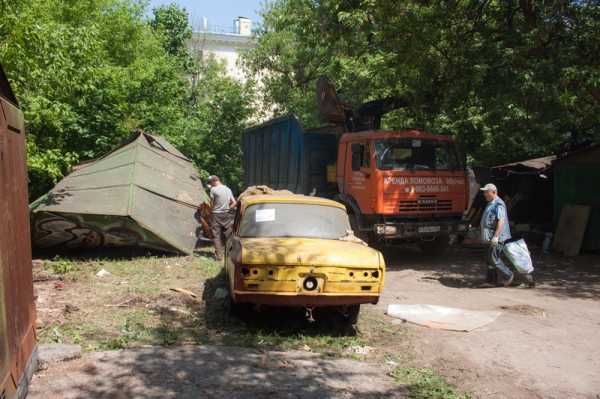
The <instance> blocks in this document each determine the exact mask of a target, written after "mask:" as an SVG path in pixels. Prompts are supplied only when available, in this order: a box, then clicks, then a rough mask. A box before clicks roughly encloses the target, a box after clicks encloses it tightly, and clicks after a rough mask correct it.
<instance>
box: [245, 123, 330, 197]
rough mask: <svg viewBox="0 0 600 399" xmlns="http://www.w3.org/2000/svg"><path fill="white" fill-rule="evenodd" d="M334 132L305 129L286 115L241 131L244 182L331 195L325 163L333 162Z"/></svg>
mask: <svg viewBox="0 0 600 399" xmlns="http://www.w3.org/2000/svg"><path fill="white" fill-rule="evenodd" d="M337 141H338V140H337V135H336V133H335V131H334V130H333V129H332V131H331V132H323V131H320V132H318V133H316V132H310V131H305V130H304V129H303V128H302V126H301V125H300V122H298V119H297V118H296V117H295V116H293V115H286V116H283V117H279V118H276V119H272V120H270V121H268V122H266V123H264V124H262V125H259V126H255V127H251V128H249V129H247V130H246V131H245V132H244V136H243V147H242V148H243V153H244V160H243V165H244V183H245V185H246V187H249V186H257V185H266V186H269V187H271V188H274V189H277V190H283V189H285V190H290V191H292V192H294V193H296V194H305V195H308V194H310V193H312V192H315V193H316V194H317V195H319V196H326V197H331V196H333V195H334V194H335V192H336V189H337V186H336V184H335V183H333V182H328V181H327V165H333V164H335V161H336V157H337Z"/></svg>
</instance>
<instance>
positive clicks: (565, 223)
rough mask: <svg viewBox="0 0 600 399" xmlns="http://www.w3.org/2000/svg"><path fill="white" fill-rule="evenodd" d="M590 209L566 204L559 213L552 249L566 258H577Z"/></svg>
mask: <svg viewBox="0 0 600 399" xmlns="http://www.w3.org/2000/svg"><path fill="white" fill-rule="evenodd" d="M590 212H591V207H589V206H585V205H573V204H566V205H564V206H563V208H562V210H561V212H560V219H559V220H558V227H557V228H556V234H555V236H554V243H553V246H552V249H553V250H554V251H556V252H559V253H562V254H564V255H566V256H577V255H578V254H579V251H580V250H581V244H582V243H583V236H584V235H585V230H586V227H587V223H588V219H589V217H590Z"/></svg>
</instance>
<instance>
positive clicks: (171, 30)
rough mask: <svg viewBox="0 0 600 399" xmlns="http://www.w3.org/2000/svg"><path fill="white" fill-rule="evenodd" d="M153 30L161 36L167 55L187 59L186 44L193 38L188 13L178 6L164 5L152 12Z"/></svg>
mask: <svg viewBox="0 0 600 399" xmlns="http://www.w3.org/2000/svg"><path fill="white" fill-rule="evenodd" d="M152 12H153V14H154V19H152V21H151V25H152V28H154V30H155V31H156V32H158V34H159V35H160V36H161V39H162V42H163V46H164V48H165V50H167V53H168V54H169V55H172V56H176V57H187V54H188V52H187V47H186V43H187V41H188V40H190V39H191V38H192V29H191V27H190V24H189V21H188V13H187V12H186V10H185V9H181V8H179V7H178V6H177V5H176V4H169V5H163V6H159V7H157V8H155V9H154V10H152Z"/></svg>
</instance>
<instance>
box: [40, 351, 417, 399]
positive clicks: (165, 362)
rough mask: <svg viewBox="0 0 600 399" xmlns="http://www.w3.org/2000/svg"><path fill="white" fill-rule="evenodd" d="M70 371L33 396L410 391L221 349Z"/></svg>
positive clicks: (128, 354) (337, 364)
mask: <svg viewBox="0 0 600 399" xmlns="http://www.w3.org/2000/svg"><path fill="white" fill-rule="evenodd" d="M67 364H69V363H67ZM70 367H71V369H69V370H62V371H61V372H60V373H57V374H60V375H56V376H54V378H52V379H51V381H44V380H41V379H43V378H45V377H43V376H42V377H38V378H37V380H36V381H35V384H34V385H33V387H32V388H33V389H32V393H31V398H41V397H43V398H54V397H57V398H58V397H60V398H92V399H96V398H142V397H143V398H151V399H152V398H156V399H158V398H161V399H164V398H315V399H316V398H403V397H407V395H406V393H407V392H409V389H410V386H401V385H398V384H396V383H395V382H394V381H393V380H392V379H391V378H389V377H387V376H385V375H384V374H383V373H382V372H381V369H380V368H378V367H376V366H375V365H372V364H369V363H365V362H358V361H354V360H350V359H333V358H328V357H326V356H320V355H318V354H314V353H309V352H301V351H291V352H274V351H270V352H269V351H256V350H252V349H246V348H236V347H227V346H221V347H217V346H200V347H198V346H195V347H194V346H189V347H178V348H173V349H164V348H139V349H131V350H126V351H122V352H96V353H92V354H88V355H87V356H86V357H85V358H84V359H82V360H81V361H78V362H76V363H74V364H70ZM42 384H44V388H45V389H44V392H41V391H40V388H41V386H42Z"/></svg>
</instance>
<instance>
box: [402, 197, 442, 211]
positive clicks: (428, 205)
mask: <svg viewBox="0 0 600 399" xmlns="http://www.w3.org/2000/svg"><path fill="white" fill-rule="evenodd" d="M399 210H400V212H449V211H451V210H452V200H438V199H435V198H422V199H419V200H417V201H404V200H401V201H400V206H399Z"/></svg>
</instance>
